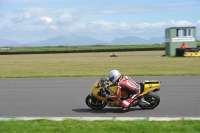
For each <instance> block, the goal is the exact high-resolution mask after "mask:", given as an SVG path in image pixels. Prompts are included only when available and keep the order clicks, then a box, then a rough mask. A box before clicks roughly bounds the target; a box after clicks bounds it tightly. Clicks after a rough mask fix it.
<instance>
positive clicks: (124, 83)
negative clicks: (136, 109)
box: [108, 70, 140, 110]
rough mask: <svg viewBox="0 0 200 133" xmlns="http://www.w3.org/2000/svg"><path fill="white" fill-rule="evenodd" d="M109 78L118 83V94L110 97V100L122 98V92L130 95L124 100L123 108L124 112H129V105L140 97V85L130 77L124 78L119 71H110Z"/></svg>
mask: <svg viewBox="0 0 200 133" xmlns="http://www.w3.org/2000/svg"><path fill="white" fill-rule="evenodd" d="M108 78H109V80H110V81H111V82H112V83H117V94H116V95H109V96H108V98H111V99H118V98H121V93H122V90H124V91H125V92H127V93H128V96H129V97H128V98H126V99H125V100H123V102H122V103H121V107H122V109H123V110H127V109H128V108H129V105H130V104H131V103H132V102H133V101H134V100H135V99H136V98H137V97H138V96H139V94H140V84H139V83H137V82H135V81H134V80H132V79H131V78H130V77H127V76H124V75H123V74H121V73H120V72H119V71H118V70H112V71H110V73H109V75H108Z"/></svg>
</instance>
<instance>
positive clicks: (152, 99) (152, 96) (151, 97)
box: [138, 91, 160, 109]
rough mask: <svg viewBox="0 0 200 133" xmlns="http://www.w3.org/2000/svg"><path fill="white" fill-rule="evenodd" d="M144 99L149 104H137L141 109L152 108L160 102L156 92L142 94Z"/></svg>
mask: <svg viewBox="0 0 200 133" xmlns="http://www.w3.org/2000/svg"><path fill="white" fill-rule="evenodd" d="M143 98H144V100H145V101H146V102H148V103H149V104H145V105H144V104H140V103H139V104H138V106H139V107H141V108H142V109H154V108H155V107H157V106H158V104H159V103H160V97H159V95H158V94H157V93H155V92H153V91H151V92H149V93H148V94H146V95H144V96H143Z"/></svg>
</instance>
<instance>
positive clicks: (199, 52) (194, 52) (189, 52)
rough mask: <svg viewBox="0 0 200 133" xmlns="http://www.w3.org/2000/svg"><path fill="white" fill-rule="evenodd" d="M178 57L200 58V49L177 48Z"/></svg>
mask: <svg viewBox="0 0 200 133" xmlns="http://www.w3.org/2000/svg"><path fill="white" fill-rule="evenodd" d="M176 56H184V57H190V56H192V57H200V48H185V49H182V48H177V49H176Z"/></svg>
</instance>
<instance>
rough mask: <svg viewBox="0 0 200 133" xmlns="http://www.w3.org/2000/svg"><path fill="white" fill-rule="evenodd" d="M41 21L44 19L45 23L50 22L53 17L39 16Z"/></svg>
mask: <svg viewBox="0 0 200 133" xmlns="http://www.w3.org/2000/svg"><path fill="white" fill-rule="evenodd" d="M40 19H41V20H42V21H44V22H45V23H51V22H52V21H53V19H51V18H49V17H41V18H40Z"/></svg>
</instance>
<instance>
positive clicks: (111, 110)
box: [72, 108, 143, 114]
mask: <svg viewBox="0 0 200 133" xmlns="http://www.w3.org/2000/svg"><path fill="white" fill-rule="evenodd" d="M142 110H143V109H141V108H130V109H129V110H128V111H123V110H122V108H104V109H100V110H95V109H89V108H87V109H86V108H79V109H72V111H74V112H77V113H99V114H100V113H102V114H104V113H126V112H130V111H142Z"/></svg>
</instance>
